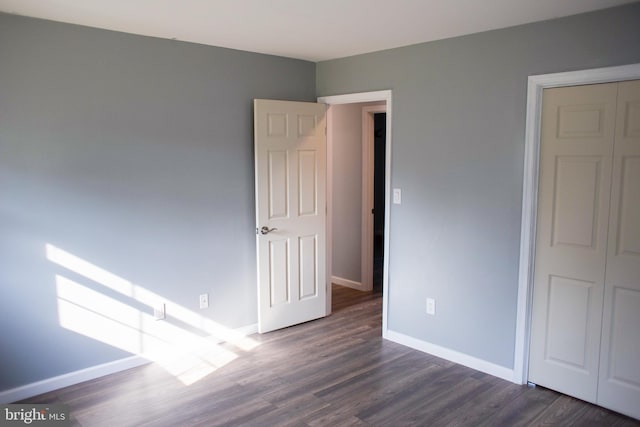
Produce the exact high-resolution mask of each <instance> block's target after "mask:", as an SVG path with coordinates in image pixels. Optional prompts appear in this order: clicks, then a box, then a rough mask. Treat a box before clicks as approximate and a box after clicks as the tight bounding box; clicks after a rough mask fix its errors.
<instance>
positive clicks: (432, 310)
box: [427, 298, 436, 316]
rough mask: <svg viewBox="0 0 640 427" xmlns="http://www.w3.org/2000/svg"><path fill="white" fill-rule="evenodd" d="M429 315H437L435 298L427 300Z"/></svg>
mask: <svg viewBox="0 0 640 427" xmlns="http://www.w3.org/2000/svg"><path fill="white" fill-rule="evenodd" d="M427 314H430V315H431V316H435V315H436V300H434V299H433V298H427Z"/></svg>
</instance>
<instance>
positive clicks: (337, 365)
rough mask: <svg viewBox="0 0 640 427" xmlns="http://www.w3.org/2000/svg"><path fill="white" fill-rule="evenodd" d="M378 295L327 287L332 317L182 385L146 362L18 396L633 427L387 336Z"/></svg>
mask: <svg viewBox="0 0 640 427" xmlns="http://www.w3.org/2000/svg"><path fill="white" fill-rule="evenodd" d="M381 301H382V299H381V297H380V295H372V294H371V293H363V292H358V291H355V290H351V289H348V288H342V287H339V286H336V287H334V293H333V314H332V315H331V316H329V317H327V318H325V319H321V320H317V321H314V322H309V323H305V324H302V325H298V326H294V327H291V328H286V329H283V330H280V331H276V332H271V333H268V334H264V335H255V336H252V338H253V339H255V340H256V341H258V342H259V343H260V345H259V346H257V347H256V348H255V349H253V350H251V351H243V350H241V349H239V348H236V347H234V346H232V345H229V344H225V345H224V347H225V348H226V349H227V350H229V351H233V352H234V353H236V354H237V355H238V358H237V359H235V360H234V361H232V362H230V363H228V364H227V365H225V366H223V367H221V368H219V369H218V370H216V371H215V372H213V373H211V374H210V375H208V376H207V377H205V378H204V379H202V380H200V381H198V382H196V383H194V384H192V385H190V386H185V385H184V384H183V383H182V382H180V381H178V380H177V379H176V378H175V377H173V376H172V375H170V374H168V373H167V372H166V371H165V370H164V369H163V368H162V367H160V366H158V365H157V364H149V365H145V366H142V367H139V368H134V369H130V370H127V371H123V372H119V373H117V374H113V375H109V376H106V377H102V378H98V379H95V380H92V381H88V382H85V383H82V384H77V385H74V386H71V387H67V388H64V389H60V390H57V391H54V392H51V393H47V394H44V395H41V396H38V397H35V398H32V399H28V400H26V401H24V402H30V403H65V404H68V405H69V406H70V408H71V415H72V421H73V425H76V426H78V425H79V426H85V427H93V426H108V427H121V426H218V425H224V426H239V425H247V426H365V425H371V426H414V425H415V426H550V425H557V426H607V427H609V426H616V427H625V426H640V422H639V421H636V420H633V419H631V418H628V417H625V416H623V415H620V414H617V413H614V412H611V411H608V410H606V409H603V408H599V407H597V406H594V405H591V404H588V403H585V402H582V401H580V400H577V399H574V398H571V397H568V396H564V395H561V394H559V393H556V392H554V391H551V390H547V389H544V388H540V387H537V388H529V387H527V386H519V385H516V384H512V383H510V382H507V381H503V380H500V379H498V378H495V377H492V376H490V375H486V374H483V373H481V372H478V371H474V370H472V369H469V368H466V367H464V366H460V365H457V364H454V363H451V362H448V361H445V360H442V359H439V358H437V357H434V356H431V355H428V354H425V353H421V352H419V351H415V350H412V349H409V348H406V347H403V346H401V345H398V344H395V343H392V342H389V341H384V340H382V338H381V318H382V308H381Z"/></svg>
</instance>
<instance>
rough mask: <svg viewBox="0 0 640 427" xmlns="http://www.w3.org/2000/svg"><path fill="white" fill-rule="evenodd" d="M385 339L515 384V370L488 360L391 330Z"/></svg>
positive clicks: (385, 335)
mask: <svg viewBox="0 0 640 427" xmlns="http://www.w3.org/2000/svg"><path fill="white" fill-rule="evenodd" d="M384 338H386V339H388V340H389V341H393V342H396V343H398V344H402V345H406V346H407V347H411V348H413V349H415V350H420V351H422V352H424V353H429V354H432V355H434V356H437V357H441V358H443V359H446V360H449V361H451V362H454V363H457V364H459V365H464V366H466V367H468V368H471V369H475V370H476V371H480V372H484V373H486V374H489V375H493V376H494V377H498V378H502V379H503V380H507V381H509V382H515V381H514V372H513V369H509V368H505V367H504V366H500V365H496V364H495V363H491V362H487V361H486V360H482V359H478V358H476V357H473V356H469V355H468V354H464V353H460V352H457V351H455V350H451V349H448V348H445V347H440V346H439V345H435V344H431V343H429V342H427V341H422V340H419V339H417V338H413V337H410V336H408V335H404V334H401V333H399V332H394V331H391V330H387V331H386V333H385V334H384ZM516 384H519V383H516Z"/></svg>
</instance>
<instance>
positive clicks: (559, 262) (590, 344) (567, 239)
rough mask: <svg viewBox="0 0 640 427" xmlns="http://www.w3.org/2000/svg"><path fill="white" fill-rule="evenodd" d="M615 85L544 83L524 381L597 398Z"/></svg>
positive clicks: (585, 397)
mask: <svg viewBox="0 0 640 427" xmlns="http://www.w3.org/2000/svg"><path fill="white" fill-rule="evenodd" d="M616 94H617V84H615V83H609V84H600V85H591V86H576V87H564V88H555V89H546V90H545V91H544V95H543V108H542V129H541V146H540V181H539V187H538V215H537V218H538V221H537V224H538V227H537V235H536V254H535V259H536V261H535V271H534V288H533V315H532V319H531V348H530V360H529V380H530V381H532V382H534V383H536V384H541V385H544V386H546V387H550V388H553V389H555V390H558V391H560V392H563V393H566V394H570V395H572V396H576V397H579V398H581V399H583V400H586V401H589V402H593V403H595V402H596V397H597V386H598V366H599V353H600V333H601V316H602V299H603V295H604V271H605V270H604V268H605V262H606V251H607V228H608V219H609V193H610V184H611V162H612V156H613V141H614V129H615V126H614V124H615V115H616Z"/></svg>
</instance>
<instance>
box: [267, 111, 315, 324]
mask: <svg viewBox="0 0 640 427" xmlns="http://www.w3.org/2000/svg"><path fill="white" fill-rule="evenodd" d="M325 111H326V106H325V105H324V104H315V103H307V102H289V101H274V100H262V99H257V100H254V133H255V177H256V234H257V235H256V239H257V257H258V260H257V263H258V266H257V268H258V330H259V332H260V333H264V332H269V331H272V330H275V329H280V328H284V327H287V326H291V325H295V324H298V323H302V322H306V321H309V320H313V319H317V318H319V317H323V316H326V315H327V312H326V308H327V307H326V292H327V290H326V283H325V282H326V279H325V276H326V243H325V238H326V236H325V227H326V224H325V223H326V124H325Z"/></svg>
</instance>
